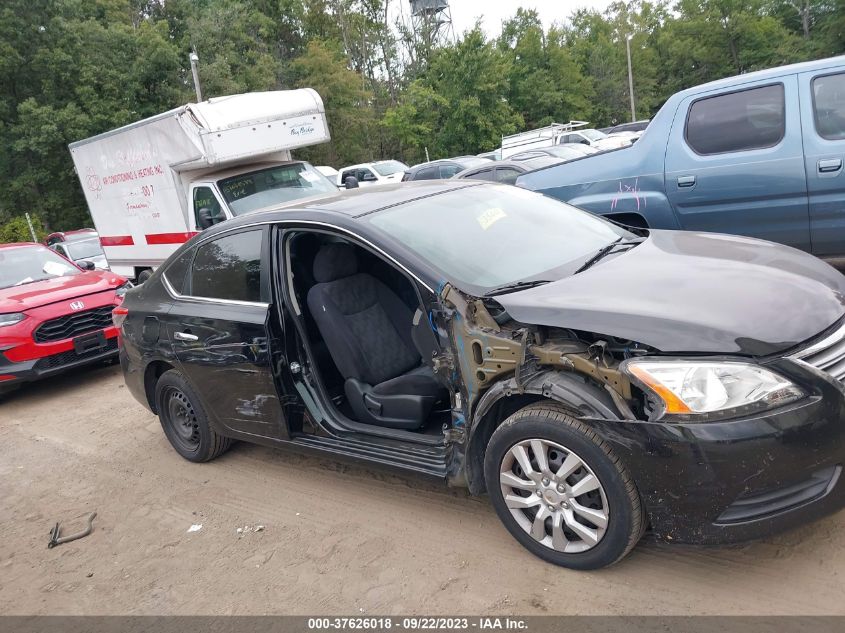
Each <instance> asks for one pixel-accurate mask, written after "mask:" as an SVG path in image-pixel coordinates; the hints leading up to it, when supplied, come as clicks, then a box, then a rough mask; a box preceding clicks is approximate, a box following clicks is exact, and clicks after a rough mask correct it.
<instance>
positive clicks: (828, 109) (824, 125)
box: [813, 73, 845, 141]
mask: <svg viewBox="0 0 845 633" xmlns="http://www.w3.org/2000/svg"><path fill="white" fill-rule="evenodd" d="M813 115H814V117H815V119H816V131H817V132H818V133H819V136H821V137H822V138H826V139H828V140H831V141H840V140H842V139H845V73H839V74H837V75H825V76H824V77H816V78H815V79H813Z"/></svg>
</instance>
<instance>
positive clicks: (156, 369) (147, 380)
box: [144, 360, 176, 415]
mask: <svg viewBox="0 0 845 633" xmlns="http://www.w3.org/2000/svg"><path fill="white" fill-rule="evenodd" d="M171 369H176V368H175V367H174V366H173V365H172V364H170V363H168V362H167V361H163V360H154V361H152V362H151V363H149V364H148V365H147V367H146V368H145V369H144V395H145V396H146V398H147V404H148V405H149V407H150V410H151V411H152V412H153V413H155V414H156V415H158V411H157V410H156V402H155V400H156V398H155V394H156V383H157V382H158V379H159V378H161V376H162V374H164V372H166V371H169V370H171Z"/></svg>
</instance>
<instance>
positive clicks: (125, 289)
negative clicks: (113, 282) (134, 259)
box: [114, 281, 135, 299]
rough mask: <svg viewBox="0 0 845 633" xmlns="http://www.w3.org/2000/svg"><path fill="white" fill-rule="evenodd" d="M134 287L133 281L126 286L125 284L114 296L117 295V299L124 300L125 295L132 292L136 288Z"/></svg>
mask: <svg viewBox="0 0 845 633" xmlns="http://www.w3.org/2000/svg"><path fill="white" fill-rule="evenodd" d="M134 287H135V286H134V284H133V283H132V282H131V281H127V282H126V283H125V284H123V285H122V286H120V287H118V288H117V289H116V290H115V291H114V294H115V296H116V297H118V298H120V299H123V295H125V294H126V293H127V291H129V290H131V289H132V288H134Z"/></svg>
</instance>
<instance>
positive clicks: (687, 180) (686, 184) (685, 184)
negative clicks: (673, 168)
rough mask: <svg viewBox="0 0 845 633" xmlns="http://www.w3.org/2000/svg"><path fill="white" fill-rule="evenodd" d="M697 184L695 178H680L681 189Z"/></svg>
mask: <svg viewBox="0 0 845 633" xmlns="http://www.w3.org/2000/svg"><path fill="white" fill-rule="evenodd" d="M694 184H695V176H678V186H679V187H692V186H693V185H694Z"/></svg>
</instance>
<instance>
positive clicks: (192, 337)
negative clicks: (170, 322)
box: [173, 332, 200, 341]
mask: <svg viewBox="0 0 845 633" xmlns="http://www.w3.org/2000/svg"><path fill="white" fill-rule="evenodd" d="M173 338H175V339H176V340H177V341H198V340H199V339H200V337H199V336H197V335H196V334H188V333H187V332H174V333H173Z"/></svg>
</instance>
